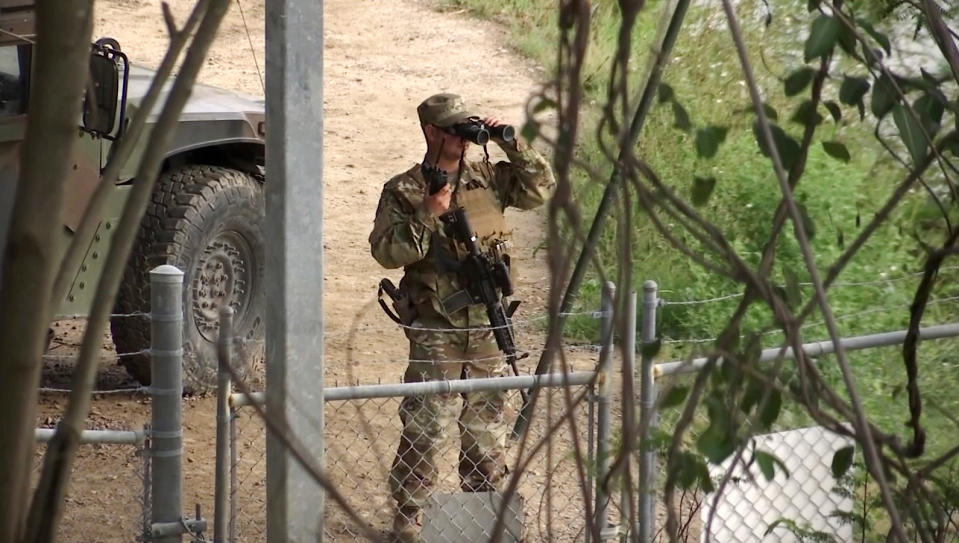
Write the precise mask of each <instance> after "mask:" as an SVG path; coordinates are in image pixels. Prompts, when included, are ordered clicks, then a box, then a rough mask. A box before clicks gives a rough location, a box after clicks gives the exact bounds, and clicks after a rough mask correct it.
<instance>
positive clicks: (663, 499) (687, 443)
mask: <svg viewBox="0 0 959 543" xmlns="http://www.w3.org/2000/svg"><path fill="white" fill-rule="evenodd" d="M670 384H671V383H669V382H668V380H666V379H664V386H669V385H670ZM682 408H683V406H679V407H675V408H669V409H664V410H661V411H660V413H659V415H660V418H661V422H660V425H659V428H658V432H657V433H658V435H659V440H660V442H659V443H658V447H657V448H656V450H655V451H654V454H655V457H656V458H657V470H656V475H655V477H654V482H655V489H656V490H655V498H654V500H655V504H656V507H655V518H654V520H653V523H654V524H653V528H654V530H653V534H654V537H653V540H654V541H668V540H669V538H668V537H667V534H666V522H667V511H668V510H669V509H670V508H672V510H673V511H675V512H676V519H677V521H678V535H679V538H678V540H679V541H683V542H692V541H697V542H698V541H707V540H708V541H713V542H727V541H735V542H744V543H748V542H761V541H851V540H852V525H851V524H850V523H849V521H848V519H849V518H850V516H851V514H852V513H853V510H854V508H855V507H856V506H857V504H856V503H855V501H854V499H853V496H854V495H855V494H856V489H854V488H850V481H851V478H850V477H843V478H840V479H839V480H837V479H836V478H835V477H834V476H833V472H832V462H833V458H834V457H835V455H836V453H837V452H838V451H840V450H843V449H847V450H849V451H850V452H851V453H852V452H854V451H855V444H854V442H853V440H852V439H851V438H847V437H845V436H841V435H838V434H835V433H832V432H830V431H829V430H826V429H825V428H822V427H818V426H808V427H804V428H795V427H793V428H789V429H782V430H780V431H774V432H771V433H763V434H760V435H755V436H753V438H752V439H750V440H749V442H748V444H747V445H746V446H745V447H744V448H742V449H737V450H736V451H735V452H734V453H733V454H732V455H731V456H730V457H729V458H727V459H726V460H725V461H723V462H721V463H720V464H713V463H710V462H708V461H705V460H706V457H705V455H704V454H703V453H702V451H701V446H700V444H701V443H703V437H704V434H705V433H706V432H709V431H710V430H709V418H708V416H707V410H708V408H707V407H706V406H705V405H703V406H700V407H699V408H698V409H697V411H696V413H695V415H694V417H693V421H692V423H691V424H690V426H689V427H688V429H687V431H686V433H685V435H684V437H683V446H682V449H681V451H680V452H679V454H678V458H679V461H678V462H677V463H676V464H675V465H674V467H673V469H676V470H677V471H678V472H680V473H677V476H676V487H675V488H674V490H673V491H672V495H671V496H669V497H667V495H666V493H665V488H664V487H665V482H666V479H667V475H668V471H667V470H668V469H669V467H668V466H667V460H666V458H667V443H668V441H667V440H669V439H671V438H672V436H673V434H674V433H675V432H676V431H677V425H676V421H677V420H678V419H679V416H680V414H679V412H680V410H681V409H682ZM692 457H698V458H700V459H702V460H703V461H705V464H704V468H705V469H702V470H701V471H699V473H698V475H699V476H698V477H697V476H694V475H693V474H695V473H696V472H697V470H696V469H690V467H689V466H688V465H684V463H685V462H688V461H690V459H691V458H692ZM707 534H708V539H707Z"/></svg>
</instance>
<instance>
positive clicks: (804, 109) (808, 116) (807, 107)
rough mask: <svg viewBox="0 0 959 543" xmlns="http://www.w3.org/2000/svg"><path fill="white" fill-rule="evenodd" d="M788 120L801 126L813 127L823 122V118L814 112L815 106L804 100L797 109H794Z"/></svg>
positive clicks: (810, 101)
mask: <svg viewBox="0 0 959 543" xmlns="http://www.w3.org/2000/svg"><path fill="white" fill-rule="evenodd" d="M789 120H790V121H792V122H794V123H799V124H802V125H810V124H811V125H813V126H818V125H819V124H821V123H822V122H823V116H822V115H820V114H819V112H818V111H816V106H815V105H814V104H813V102H812V100H806V101H804V102H803V103H801V104H799V107H798V108H796V112H795V113H793V116H792V117H791V118H790V119H789Z"/></svg>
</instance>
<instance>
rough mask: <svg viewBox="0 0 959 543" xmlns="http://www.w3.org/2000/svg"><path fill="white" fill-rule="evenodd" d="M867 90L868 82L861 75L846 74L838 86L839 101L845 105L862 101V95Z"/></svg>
mask: <svg viewBox="0 0 959 543" xmlns="http://www.w3.org/2000/svg"><path fill="white" fill-rule="evenodd" d="M868 90H869V82H868V81H866V80H865V79H863V78H861V77H850V76H848V75H847V76H846V77H844V78H843V80H842V85H841V86H840V87H839V101H840V102H841V103H843V104H846V105H847V106H852V105H855V104H858V103H860V102H862V97H863V96H865V95H866V92H867V91H868Z"/></svg>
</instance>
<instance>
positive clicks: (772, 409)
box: [759, 389, 783, 428]
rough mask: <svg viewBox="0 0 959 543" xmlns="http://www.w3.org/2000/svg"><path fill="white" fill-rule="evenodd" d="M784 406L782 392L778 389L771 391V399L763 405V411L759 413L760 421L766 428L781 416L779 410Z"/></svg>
mask: <svg viewBox="0 0 959 543" xmlns="http://www.w3.org/2000/svg"><path fill="white" fill-rule="evenodd" d="M782 406H783V397H782V393H780V392H779V390H778V389H772V390H770V391H769V400H768V401H767V402H766V405H764V406H763V410H762V413H760V414H759V422H760V424H762V425H763V427H764V428H769V427H771V426H772V425H773V423H774V422H776V419H778V418H779V411H780V410H781V409H782Z"/></svg>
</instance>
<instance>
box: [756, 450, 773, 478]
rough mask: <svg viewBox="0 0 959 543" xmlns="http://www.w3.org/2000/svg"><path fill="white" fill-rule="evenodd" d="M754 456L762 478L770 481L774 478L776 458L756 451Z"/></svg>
mask: <svg viewBox="0 0 959 543" xmlns="http://www.w3.org/2000/svg"><path fill="white" fill-rule="evenodd" d="M755 456H756V464H758V465H759V471H761V472H762V474H763V477H765V478H766V480H767V481H772V480H773V479H774V478H775V477H776V457H775V456H773V455H771V454H769V453H768V452H764V451H756V453H755Z"/></svg>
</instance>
